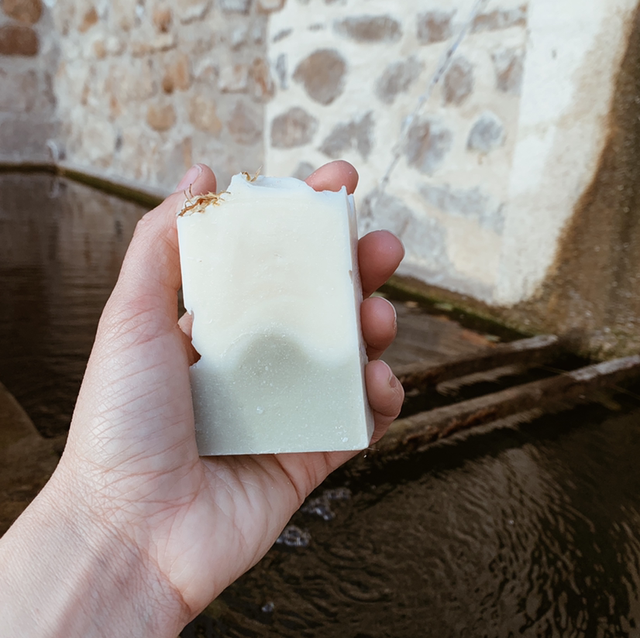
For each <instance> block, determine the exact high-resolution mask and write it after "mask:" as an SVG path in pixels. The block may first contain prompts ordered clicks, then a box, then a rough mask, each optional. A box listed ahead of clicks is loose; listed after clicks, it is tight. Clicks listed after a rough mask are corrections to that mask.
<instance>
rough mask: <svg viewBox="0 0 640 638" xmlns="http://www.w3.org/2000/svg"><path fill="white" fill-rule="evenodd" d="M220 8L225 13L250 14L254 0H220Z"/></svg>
mask: <svg viewBox="0 0 640 638" xmlns="http://www.w3.org/2000/svg"><path fill="white" fill-rule="evenodd" d="M219 2H220V8H221V9H222V10H223V11H224V12H225V13H242V14H245V15H246V14H248V13H249V11H251V2H252V0H219Z"/></svg>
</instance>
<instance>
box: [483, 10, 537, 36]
mask: <svg viewBox="0 0 640 638" xmlns="http://www.w3.org/2000/svg"><path fill="white" fill-rule="evenodd" d="M527 12H528V7H527V5H526V4H523V5H521V6H519V7H516V8H515V9H495V10H494V11H490V12H489V13H481V14H479V15H478V16H476V19H475V20H474V21H473V25H471V32H472V33H479V32H482V31H498V30H500V29H509V28H511V27H526V26H527Z"/></svg>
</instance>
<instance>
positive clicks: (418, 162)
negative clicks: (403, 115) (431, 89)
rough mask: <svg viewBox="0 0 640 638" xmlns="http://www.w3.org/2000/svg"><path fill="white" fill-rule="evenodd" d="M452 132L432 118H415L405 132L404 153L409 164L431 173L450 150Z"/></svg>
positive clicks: (428, 173) (423, 171)
mask: <svg viewBox="0 0 640 638" xmlns="http://www.w3.org/2000/svg"><path fill="white" fill-rule="evenodd" d="M452 143H453V134H452V133H451V131H450V130H449V129H448V128H446V127H445V126H444V125H443V124H442V123H441V122H439V121H438V120H434V119H416V121H415V122H414V123H413V124H412V125H411V127H410V128H409V131H408V132H407V141H406V144H405V155H406V158H407V161H408V163H409V165H410V166H415V167H416V168H417V169H418V170H419V171H420V172H422V173H425V174H426V175H432V174H433V173H435V171H437V170H438V168H440V166H441V165H442V162H443V161H444V158H445V157H446V155H447V153H448V152H449V151H450V150H451V145H452Z"/></svg>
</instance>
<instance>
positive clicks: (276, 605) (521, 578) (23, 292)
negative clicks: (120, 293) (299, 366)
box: [0, 175, 640, 638]
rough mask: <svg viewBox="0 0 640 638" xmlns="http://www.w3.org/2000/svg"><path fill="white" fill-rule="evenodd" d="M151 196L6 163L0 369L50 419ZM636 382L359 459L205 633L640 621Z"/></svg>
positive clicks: (485, 628)
mask: <svg viewBox="0 0 640 638" xmlns="http://www.w3.org/2000/svg"><path fill="white" fill-rule="evenodd" d="M143 212H144V209H143V208H142V207H139V206H136V205H133V204H129V203H126V202H122V201H120V200H118V199H116V198H114V197H110V196H107V195H104V194H101V193H98V192H96V191H93V190H91V189H89V188H87V187H84V186H80V185H78V184H74V183H72V182H66V181H64V180H59V179H56V178H53V177H51V176H47V175H30V176H16V175H0V294H1V297H0V299H1V301H0V381H2V382H3V383H5V385H7V386H8V387H9V389H10V390H11V391H12V392H13V393H14V394H15V395H16V396H17V398H18V400H19V401H20V402H21V403H22V404H23V405H24V406H25V408H26V409H27V411H28V412H29V414H30V415H31V417H32V418H33V419H34V421H35V423H36V425H37V427H38V428H39V429H40V431H41V432H42V433H43V434H45V435H47V436H56V435H59V434H61V433H63V432H64V431H65V430H66V428H67V426H68V422H69V419H70V415H71V411H72V409H73V404H74V401H75V396H76V394H77V390H78V387H79V384H80V381H81V377H82V374H83V371H84V367H85V364H86V359H87V357H88V354H89V351H90V348H91V344H92V341H93V337H94V332H95V327H96V325H97V321H98V318H99V315H100V311H101V309H102V307H103V305H104V303H105V301H106V299H107V297H108V294H109V292H110V290H111V288H112V286H113V284H114V282H115V279H116V277H117V273H118V270H119V267H120V262H121V259H122V256H123V255H124V251H125V249H126V245H127V244H128V241H129V238H130V236H131V234H132V232H133V227H134V225H135V222H136V221H137V219H138V218H139V217H140V216H141V214H142V213H143ZM639 392H640V390H639V389H638V388H635V389H633V391H632V393H631V394H629V393H627V394H619V395H616V396H615V397H614V398H615V401H612V400H611V399H610V398H609V399H608V400H606V401H604V403H606V405H607V406H608V407H604V406H603V405H600V404H595V405H592V406H584V407H580V408H577V409H575V410H573V411H571V412H563V413H560V414H557V415H550V416H547V417H544V418H543V419H540V420H538V421H536V422H533V423H531V424H528V425H521V426H519V427H517V428H510V429H503V430H497V431H493V432H490V433H485V434H483V435H474V436H470V437H468V438H467V439H465V440H463V441H459V442H457V443H455V444H446V445H442V446H438V447H433V448H431V449H430V450H429V451H428V452H426V453H423V454H420V455H413V456H409V457H407V458H404V459H402V460H400V461H384V460H376V461H375V462H374V461H372V460H371V459H359V460H357V461H356V462H354V463H352V464H351V465H349V466H347V468H346V469H344V470H341V471H340V472H338V473H337V474H335V475H334V476H333V477H331V478H330V479H329V481H328V482H327V483H325V485H323V486H322V487H321V488H320V489H319V490H318V491H317V492H316V493H315V494H314V495H312V497H311V498H310V499H309V500H308V501H307V503H306V504H305V506H304V507H303V508H302V510H301V511H300V512H298V513H297V514H296V515H295V516H294V517H293V520H292V521H291V525H292V526H291V527H289V528H288V529H287V533H286V535H284V536H283V537H282V539H281V541H282V542H280V543H278V544H276V545H275V546H274V548H273V549H272V550H271V551H270V552H269V554H268V555H267V556H266V557H265V559H264V560H263V561H261V562H260V563H259V564H258V565H257V566H256V567H255V568H254V569H252V570H251V571H250V572H248V573H247V574H245V576H244V577H242V578H241V579H240V580H239V581H238V582H237V583H235V584H234V585H232V586H231V587H230V588H229V589H228V590H227V591H226V592H224V594H223V595H222V596H221V597H220V598H219V599H218V600H217V601H216V602H214V603H213V604H212V605H211V606H210V607H209V608H208V610H207V612H206V614H205V615H204V616H203V617H201V618H200V619H199V620H198V622H197V623H196V624H194V625H193V626H192V627H191V629H190V631H191V634H190V635H194V633H195V635H201V636H205V635H209V636H282V637H285V638H286V637H289V636H290V637H294V636H295V637H298V636H309V637H314V638H315V637H317V638H331V637H336V638H338V637H340V638H374V637H376V638H377V637H389V638H404V637H406V638H414V637H418V636H429V637H431V636H432V637H435V638H447V637H449V636H451V637H458V636H468V637H470V638H475V637H482V636H487V637H488V638H490V637H494V636H495V637H502V636H504V637H509V636H514V637H515V636H521V635H524V636H563V637H564V636H585V637H590V636H595V637H605V636H611V637H613V636H638V635H640V629H638V627H637V624H638V621H639V620H640V600H639V595H638V592H639V586H640V574H639V571H640V543H639V540H638V539H639V538H640V467H639V463H638V459H639V458H640V425H639V424H640V399H639V398H637V393H639ZM212 542H213V539H212ZM185 635H187V632H185Z"/></svg>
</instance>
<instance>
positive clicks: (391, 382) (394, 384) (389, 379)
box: [382, 361, 400, 390]
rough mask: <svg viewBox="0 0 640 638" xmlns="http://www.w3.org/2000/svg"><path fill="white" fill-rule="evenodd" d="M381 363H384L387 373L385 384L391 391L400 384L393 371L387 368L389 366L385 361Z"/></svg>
mask: <svg viewBox="0 0 640 638" xmlns="http://www.w3.org/2000/svg"><path fill="white" fill-rule="evenodd" d="M382 363H384V365H385V366H386V368H387V371H388V373H389V376H388V377H387V383H388V384H389V387H390V388H391V389H392V390H395V389H396V388H397V387H398V386H399V385H400V382H399V381H398V379H397V378H396V375H395V374H393V370H392V369H391V368H390V367H389V364H388V363H386V362H385V361H382Z"/></svg>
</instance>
